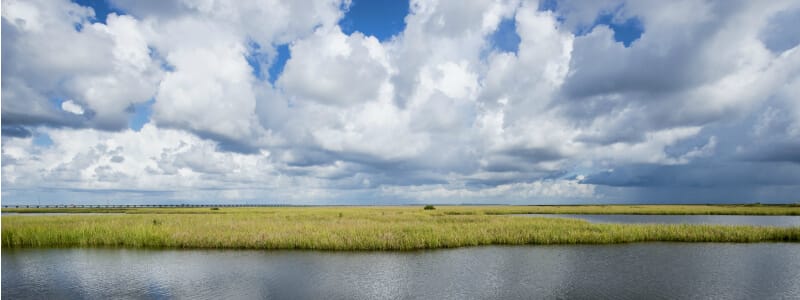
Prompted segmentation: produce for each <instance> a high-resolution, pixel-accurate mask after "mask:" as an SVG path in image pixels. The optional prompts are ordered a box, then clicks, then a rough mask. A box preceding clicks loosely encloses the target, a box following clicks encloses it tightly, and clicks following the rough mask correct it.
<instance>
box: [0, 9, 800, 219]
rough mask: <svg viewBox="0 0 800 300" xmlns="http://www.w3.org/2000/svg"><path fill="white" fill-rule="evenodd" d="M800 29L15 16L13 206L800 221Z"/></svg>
mask: <svg viewBox="0 0 800 300" xmlns="http://www.w3.org/2000/svg"><path fill="white" fill-rule="evenodd" d="M798 20H800V2H798V1H793V0H776V1H746V0H725V1H722V0H719V1H713V0H712V1H706V0H679V1H660V0H640V1H623V0H598V1H575V0H546V1H541V2H537V1H517V0H504V1H489V0H452V1H449V0H438V1H437V0H412V1H410V2H409V1H389V0H387V1H362V0H295V1H280V0H272V1H269V0H268V1H255V0H252V1H251V0H242V1H222V0H219V1H218V0H204V1H188V0H185V1H178V0H174V1H167V0H164V1H162V0H145V1H142V0H96V1H86V0H83V1H72V2H70V1H67V0H24V1H19V0H2V62H3V64H2V80H1V81H2V202H3V204H142V203H169V204H175V203H264V204H421V203H435V204H463V203H470V204H472V203H496V204H579V203H744V202H748V203H750V202H762V203H795V202H800V98H798V97H800V96H799V95H800V47H798V44H800V23H798Z"/></svg>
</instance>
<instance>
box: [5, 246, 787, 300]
mask: <svg viewBox="0 0 800 300" xmlns="http://www.w3.org/2000/svg"><path fill="white" fill-rule="evenodd" d="M2 297H3V298H6V299H27V298H40V299H75V298H83V299H109V298H192V299H240V298H249V299H252V298H260V299H264V298H274V299H387V298H392V299H415V298H416V299H419V298H423V299H477V298H484V299H485V298H494V299H497V298H503V299H530V298H591V299H598V298H613V299H708V298H720V299H779V298H793V299H797V298H798V297H800V244H778V243H764V244H685V243H645V244H626V245H603V246H597V245H595V246H589V245H570V246H513V247H511V246H488V247H472V248H460V249H449V250H431V251H416V252H317V251H236V250H126V249H23V250H12V249H3V251H2Z"/></svg>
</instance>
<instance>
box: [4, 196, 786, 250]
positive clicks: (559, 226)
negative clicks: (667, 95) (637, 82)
mask: <svg viewBox="0 0 800 300" xmlns="http://www.w3.org/2000/svg"><path fill="white" fill-rule="evenodd" d="M3 211H4V212H20V213H22V212H44V211H43V210H36V209H4V210H3ZM47 212H53V209H49V210H47ZM57 212H73V213H74V212H105V213H109V212H116V213H118V214H96V215H93V214H88V215H86V214H84V215H37V216H24V215H4V216H3V217H2V246H3V247H4V248H25V247H127V248H229V249H320V250H414V249H432V248H451V247H463V246H478V245H524V244H537V245H544V244H611V243H631V242H651V241H664V242H737V243H742V242H779V241H780V242H800V227H758V226H723V225H662V224H643V225H639V224H594V223H589V222H586V221H583V220H576V219H558V218H528V217H514V216H505V215H506V214H520V213H570V214H575V213H592V214H597V213H606V214H626V213H627V214H739V215H741V214H751V215H800V207H798V206H792V205H786V206H745V205H725V206H723V205H640V206H621V205H612V206H437V207H436V208H435V209H428V210H425V209H423V207H421V206H418V207H412V206H400V207H397V206H393V207H260V208H218V209H209V208H129V209H93V208H86V209H77V208H64V209H59V210H58V211H57Z"/></svg>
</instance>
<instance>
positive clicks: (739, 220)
mask: <svg viewBox="0 0 800 300" xmlns="http://www.w3.org/2000/svg"><path fill="white" fill-rule="evenodd" d="M514 216H522V217H544V218H576V219H584V220H587V221H589V222H593V223H625V224H637V223H656V224H713V225H756V226H783V227H788V226H800V216H732V215H577V214H576V215H571V214H523V215H514Z"/></svg>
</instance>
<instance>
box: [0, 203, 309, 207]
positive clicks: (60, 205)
mask: <svg viewBox="0 0 800 300" xmlns="http://www.w3.org/2000/svg"><path fill="white" fill-rule="evenodd" d="M284 206H305V205H291V204H98V205H88V204H54V205H37V204H25V205H3V208H191V207H284Z"/></svg>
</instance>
